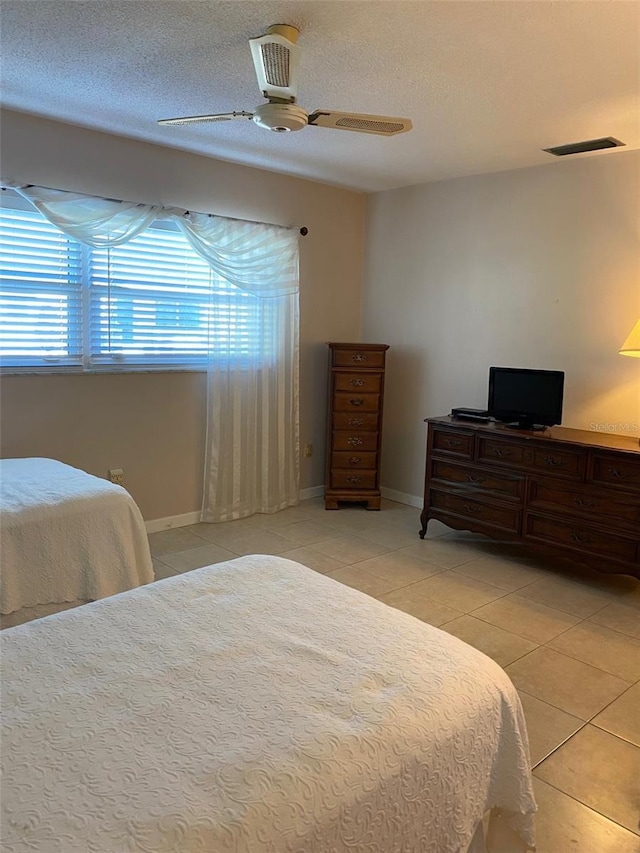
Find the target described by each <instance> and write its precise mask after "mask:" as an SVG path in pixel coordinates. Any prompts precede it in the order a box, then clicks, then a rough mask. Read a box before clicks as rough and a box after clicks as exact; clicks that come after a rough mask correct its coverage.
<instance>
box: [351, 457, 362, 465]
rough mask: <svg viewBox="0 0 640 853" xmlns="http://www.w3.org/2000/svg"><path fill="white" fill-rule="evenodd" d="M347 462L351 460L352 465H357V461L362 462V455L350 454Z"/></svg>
mask: <svg viewBox="0 0 640 853" xmlns="http://www.w3.org/2000/svg"><path fill="white" fill-rule="evenodd" d="M349 462H351V464H352V465H357V464H358V462H362V457H361V456H350V457H349Z"/></svg>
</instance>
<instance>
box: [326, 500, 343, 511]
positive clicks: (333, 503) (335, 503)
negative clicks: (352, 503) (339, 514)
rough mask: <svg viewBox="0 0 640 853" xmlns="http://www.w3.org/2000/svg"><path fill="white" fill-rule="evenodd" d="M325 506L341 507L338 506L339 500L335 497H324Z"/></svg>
mask: <svg viewBox="0 0 640 853" xmlns="http://www.w3.org/2000/svg"><path fill="white" fill-rule="evenodd" d="M324 508H325V509H340V507H339V506H338V501H337V500H335V499H334V498H325V499H324Z"/></svg>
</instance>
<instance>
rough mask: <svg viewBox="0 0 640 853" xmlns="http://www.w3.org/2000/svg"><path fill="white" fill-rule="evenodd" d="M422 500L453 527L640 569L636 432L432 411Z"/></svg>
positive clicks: (612, 566)
mask: <svg viewBox="0 0 640 853" xmlns="http://www.w3.org/2000/svg"><path fill="white" fill-rule="evenodd" d="M427 423H428V425H429V435H428V442H427V464H426V477H425V490H424V509H423V510H422V516H421V521H422V529H421V531H420V536H421V537H422V538H423V539H424V536H425V533H426V532H427V525H428V523H429V521H430V519H432V518H437V519H439V520H440V521H442V522H444V523H445V524H447V525H448V526H449V527H453V528H455V529H457V530H472V531H475V532H476V533H484V534H485V535H487V536H493V537H494V538H497V539H509V540H511V541H516V542H521V543H522V544H523V545H524V546H526V547H527V548H529V549H531V550H535V551H539V552H542V553H544V554H547V555H549V556H551V557H565V558H568V559H570V560H573V561H574V562H579V563H587V564H589V565H591V566H593V567H594V568H596V569H600V570H601V571H606V572H619V573H622V574H628V575H634V576H635V577H637V578H640V447H639V446H638V441H637V439H636V438H632V437H631V436H624V435H609V434H607V433H598V432H589V431H587V430H578V429H566V428H564V427H551V428H550V429H547V430H545V431H544V432H529V431H525V430H517V429H513V428H510V427H508V426H506V425H505V424H496V423H490V424H482V423H469V422H466V423H460V422H459V421H455V420H453V419H452V418H450V417H444V418H430V419H428V420H427Z"/></svg>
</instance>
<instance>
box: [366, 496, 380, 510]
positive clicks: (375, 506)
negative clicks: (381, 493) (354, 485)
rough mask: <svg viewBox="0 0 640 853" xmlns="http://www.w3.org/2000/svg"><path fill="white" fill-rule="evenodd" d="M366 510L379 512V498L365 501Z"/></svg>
mask: <svg viewBox="0 0 640 853" xmlns="http://www.w3.org/2000/svg"><path fill="white" fill-rule="evenodd" d="M367 509H368V510H379V509H380V498H369V499H368V500H367Z"/></svg>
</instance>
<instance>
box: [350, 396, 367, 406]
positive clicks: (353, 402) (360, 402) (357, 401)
mask: <svg viewBox="0 0 640 853" xmlns="http://www.w3.org/2000/svg"><path fill="white" fill-rule="evenodd" d="M349 402H350V403H351V405H352V406H364V400H363V399H362V398H361V397H356V398H355V400H349Z"/></svg>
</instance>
